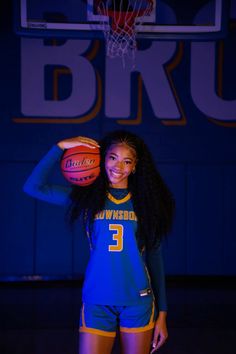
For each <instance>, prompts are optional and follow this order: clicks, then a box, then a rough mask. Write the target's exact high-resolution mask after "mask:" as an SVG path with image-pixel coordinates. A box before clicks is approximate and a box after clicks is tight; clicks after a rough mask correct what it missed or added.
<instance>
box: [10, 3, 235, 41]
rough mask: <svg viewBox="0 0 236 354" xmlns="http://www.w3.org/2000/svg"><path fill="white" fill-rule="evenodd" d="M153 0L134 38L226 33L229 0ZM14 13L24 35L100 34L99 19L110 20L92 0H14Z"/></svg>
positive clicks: (94, 35) (101, 34)
mask: <svg viewBox="0 0 236 354" xmlns="http://www.w3.org/2000/svg"><path fill="white" fill-rule="evenodd" d="M108 1H109V0H108ZM110 1H111V0H110ZM113 1H114V0H113ZM115 1H122V0H115ZM130 1H138V0H130ZM140 1H142V0H140ZM153 2H154V6H153V11H152V13H151V14H150V15H149V16H146V17H145V20H144V21H143V22H142V24H141V25H139V24H136V32H137V38H151V39H164V40H165V39H209V38H219V37H222V36H224V35H225V28H226V22H227V16H228V7H229V1H228V0H178V1H176V0H153ZM15 13H16V21H15V28H16V32H17V34H20V35H26V36H36V37H37V36H39V37H66V38H71V37H74V38H102V37H103V31H102V29H103V27H102V26H101V22H103V23H104V21H105V22H106V21H107V23H108V24H109V18H108V17H104V16H102V15H99V13H98V12H97V9H96V5H95V0H86V1H85V0H66V1H65V0H17V1H15Z"/></svg>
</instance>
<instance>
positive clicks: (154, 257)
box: [146, 245, 168, 353]
mask: <svg viewBox="0 0 236 354" xmlns="http://www.w3.org/2000/svg"><path fill="white" fill-rule="evenodd" d="M146 263H147V268H148V271H149V275H150V277H151V285H152V290H153V293H154V297H155V301H156V304H157V308H158V317H157V320H156V324H155V329H154V335H153V349H152V351H151V353H154V352H155V351H156V350H157V349H158V348H160V346H161V345H163V344H164V342H165V341H166V339H167V337H168V331H167V324H166V317H167V300H166V286H165V271H164V264H163V257H162V249H161V245H159V246H158V247H155V248H154V249H152V250H150V251H147V254H146Z"/></svg>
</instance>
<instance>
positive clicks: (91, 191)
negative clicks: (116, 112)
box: [69, 130, 174, 249]
mask: <svg viewBox="0 0 236 354" xmlns="http://www.w3.org/2000/svg"><path fill="white" fill-rule="evenodd" d="M121 143H123V144H126V145H127V146H128V147H130V148H132V149H134V150H135V151H136V157H137V164H136V171H135V173H134V174H133V173H131V174H130V176H129V179H128V190H129V191H130V192H131V195H132V202H133V208H134V212H135V213H136V216H137V219H138V228H137V235H136V237H137V242H138V246H139V248H140V249H142V248H143V247H146V248H147V249H151V248H153V247H155V246H156V245H158V244H159V243H160V241H161V239H162V238H164V237H165V236H166V235H167V234H168V232H169V231H170V229H171V226H172V221H173V214H174V199H173V196H172V194H171V192H170V190H169V189H168V187H167V185H166V184H165V182H164V181H163V179H162V177H161V175H160V173H159V172H158V170H157V169H156V167H155V164H154V161H153V159H152V156H151V153H150V151H149V149H148V147H147V145H146V144H145V142H144V141H143V140H142V139H141V138H140V137H138V136H137V135H135V134H133V133H131V132H128V131H126V130H117V131H114V132H111V133H109V134H107V135H106V136H105V137H104V138H103V139H101V141H100V142H99V145H100V153H101V173H100V175H99V177H98V178H97V179H96V180H95V182H94V183H93V184H91V185H90V186H87V187H79V186H76V185H74V186H73V188H72V192H71V200H72V203H71V205H70V208H69V218H70V222H71V224H74V222H75V221H76V220H78V218H80V217H81V216H82V217H83V219H85V217H86V219H87V220H86V222H89V224H90V227H91V228H92V223H93V220H94V217H95V215H96V214H97V213H98V212H100V211H102V210H103V209H104V207H105V201H106V197H107V193H108V191H109V181H108V178H107V175H106V171H105V156H106V152H107V150H108V149H109V147H110V146H111V145H113V144H121Z"/></svg>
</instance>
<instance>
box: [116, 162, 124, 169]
mask: <svg viewBox="0 0 236 354" xmlns="http://www.w3.org/2000/svg"><path fill="white" fill-rule="evenodd" d="M115 166H116V168H119V169H122V168H123V167H124V164H123V162H122V161H116V165H115Z"/></svg>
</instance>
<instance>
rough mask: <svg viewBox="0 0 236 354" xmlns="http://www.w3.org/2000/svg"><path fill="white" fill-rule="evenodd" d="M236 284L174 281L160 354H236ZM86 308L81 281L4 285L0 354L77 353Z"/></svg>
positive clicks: (229, 280)
mask: <svg viewBox="0 0 236 354" xmlns="http://www.w3.org/2000/svg"><path fill="white" fill-rule="evenodd" d="M235 280H236V279H235V278H219V277H218V278H217V277H215V278H206V277H205V278H198V277H195V278H168V279H167V294H168V303H169V314H168V328H169V339H168V342H167V343H166V344H165V345H164V346H163V347H162V348H161V349H160V350H159V353H160V354H168V353H169V354H190V353H191V354H211V353H212V354H213V353H214V354H235V353H236V343H235V340H236V325H235V318H236V282H235ZM80 305H81V282H79V281H64V282H63V281H60V282H33V283H32V282H30V283H29V282H27V283H5V282H1V283H0V353H1V354H51V353H55V354H67V353H68V354H76V353H77V342H78V335H77V333H78V332H77V323H78V318H79V310H80ZM119 353H120V351H119V342H118V341H117V342H116V343H115V345H114V348H113V352H112V354H119ZM101 354H102V353H101Z"/></svg>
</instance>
